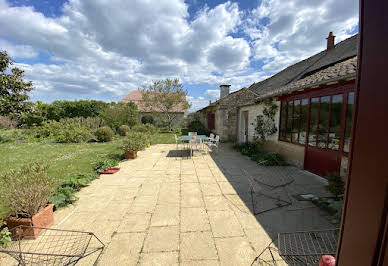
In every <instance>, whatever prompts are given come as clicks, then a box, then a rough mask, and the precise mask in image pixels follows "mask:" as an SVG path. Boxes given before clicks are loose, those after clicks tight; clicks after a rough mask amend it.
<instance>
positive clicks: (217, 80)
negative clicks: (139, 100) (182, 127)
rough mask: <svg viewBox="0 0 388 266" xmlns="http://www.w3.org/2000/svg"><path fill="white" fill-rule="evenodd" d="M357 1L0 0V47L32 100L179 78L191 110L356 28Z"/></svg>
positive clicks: (115, 93) (109, 97)
mask: <svg viewBox="0 0 388 266" xmlns="http://www.w3.org/2000/svg"><path fill="white" fill-rule="evenodd" d="M357 25H358V1H357V0H288V1H284V0H260V1H220V0H212V1H200V0H186V1H183V0H159V1H152V0H144V1H129V0H111V1H105V0H82V1H81V0H66V1H63V0H42V1H38V0H13V1H11V0H0V50H6V51H7V52H8V53H9V54H10V55H11V57H12V58H13V59H14V61H15V62H16V64H15V65H16V66H18V67H20V68H22V69H23V70H25V74H26V78H27V79H29V80H32V81H33V84H34V86H35V90H34V91H33V92H32V93H31V99H32V100H43V101H46V102H50V101H53V100H55V99H100V100H106V101H119V100H120V99H122V98H123V97H124V96H125V95H126V94H127V93H128V92H129V91H130V90H134V89H137V88H139V87H141V86H143V85H147V84H149V83H150V82H152V81H153V80H159V79H165V78H176V77H177V78H179V79H180V80H181V81H182V83H183V84H184V87H185V88H186V90H187V91H188V100H189V101H190V102H191V103H192V109H191V110H196V109H198V108H201V107H203V106H206V105H207V104H208V102H209V100H211V101H214V100H216V99H217V98H218V96H219V88H218V86H219V85H220V84H224V83H228V84H231V85H232V87H231V89H232V91H235V90H238V89H240V88H242V87H246V86H249V85H250V84H252V83H253V82H258V81H260V80H262V79H264V78H266V77H269V76H270V75H272V74H274V73H276V72H278V71H280V70H282V69H284V68H285V67H287V66H289V65H291V64H293V63H296V62H298V61H300V60H302V59H304V58H307V57H309V56H311V55H313V54H315V53H317V52H319V51H321V50H323V49H324V48H325V45H326V40H325V38H326V37H327V35H328V33H329V31H333V32H334V34H335V35H336V42H338V41H341V40H344V39H346V38H348V37H350V36H351V35H353V34H355V33H357V31H358V26H357Z"/></svg>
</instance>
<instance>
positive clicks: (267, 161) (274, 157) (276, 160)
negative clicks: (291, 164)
mask: <svg viewBox="0 0 388 266" xmlns="http://www.w3.org/2000/svg"><path fill="white" fill-rule="evenodd" d="M251 159H252V160H253V161H255V162H257V163H258V164H260V165H264V166H275V165H278V166H284V165H287V163H286V161H285V160H284V158H283V157H282V156H281V155H280V154H278V153H265V152H258V153H257V154H254V155H253V156H252V157H251Z"/></svg>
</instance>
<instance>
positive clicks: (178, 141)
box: [174, 134, 184, 150]
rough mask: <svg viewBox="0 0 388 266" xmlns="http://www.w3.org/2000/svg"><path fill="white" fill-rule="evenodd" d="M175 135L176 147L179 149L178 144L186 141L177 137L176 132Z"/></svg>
mask: <svg viewBox="0 0 388 266" xmlns="http://www.w3.org/2000/svg"><path fill="white" fill-rule="evenodd" d="M174 137H175V144H176V149H177V150H179V148H178V145H179V144H182V145H183V144H184V143H183V141H182V140H180V139H179V138H178V137H177V135H176V134H174Z"/></svg>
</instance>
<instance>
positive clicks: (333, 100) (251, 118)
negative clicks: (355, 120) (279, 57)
mask: <svg viewBox="0 0 388 266" xmlns="http://www.w3.org/2000/svg"><path fill="white" fill-rule="evenodd" d="M334 38H335V36H333V34H332V33H330V34H329V37H328V38H327V48H326V49H325V50H324V51H321V52H320V53H318V54H316V55H313V56H311V57H309V58H307V59H305V60H303V61H300V62H298V63H296V64H294V65H292V66H289V67H287V68H286V69H284V70H282V71H280V72H279V73H277V74H275V75H273V76H272V77H270V78H268V79H265V80H263V81H260V82H258V83H253V84H252V85H251V86H250V87H249V88H248V89H247V90H249V91H251V92H252V93H253V94H254V95H255V97H247V99H246V101H245V102H243V103H240V104H239V105H238V106H237V107H235V108H236V109H237V117H236V119H233V123H235V124H236V125H235V127H236V128H237V133H236V135H235V136H236V138H234V139H229V140H233V141H237V142H245V141H253V140H254V139H255V138H256V137H257V132H256V130H255V128H256V125H257V119H258V116H262V117H263V116H264V112H263V111H264V109H265V108H268V107H267V106H268V102H271V101H272V103H273V104H275V105H276V106H277V108H276V113H275V116H274V121H275V126H276V133H275V134H273V135H272V136H268V137H267V139H266V140H267V141H266V142H265V145H264V146H263V147H264V149H266V150H267V151H270V152H277V153H280V154H282V155H283V156H284V157H285V158H286V159H287V160H288V161H289V162H290V163H291V164H294V165H297V166H299V167H301V168H303V169H306V170H309V171H311V172H313V173H316V174H318V175H322V176H324V175H326V174H327V173H330V172H339V173H341V175H345V173H346V168H347V161H348V159H347V156H348V153H349V143H350V136H351V126H352V117H353V112H354V108H353V104H354V101H355V94H354V90H355V78H356V71H357V47H358V36H357V35H355V36H352V37H350V38H348V39H346V40H344V41H342V42H340V43H338V44H334ZM251 95H252V94H251ZM204 109H205V110H206V108H204ZM204 109H202V110H200V112H203V110H204ZM229 123H230V122H229ZM220 124H222V123H220ZM223 124H226V125H228V122H224V123H223ZM219 132H223V130H219Z"/></svg>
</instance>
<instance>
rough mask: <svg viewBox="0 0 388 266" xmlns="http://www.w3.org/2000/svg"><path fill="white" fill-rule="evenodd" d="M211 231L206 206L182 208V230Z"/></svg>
mask: <svg viewBox="0 0 388 266" xmlns="http://www.w3.org/2000/svg"><path fill="white" fill-rule="evenodd" d="M192 231H210V223H209V219H208V218H207V213H206V210H205V209H204V208H182V209H181V232H192Z"/></svg>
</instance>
